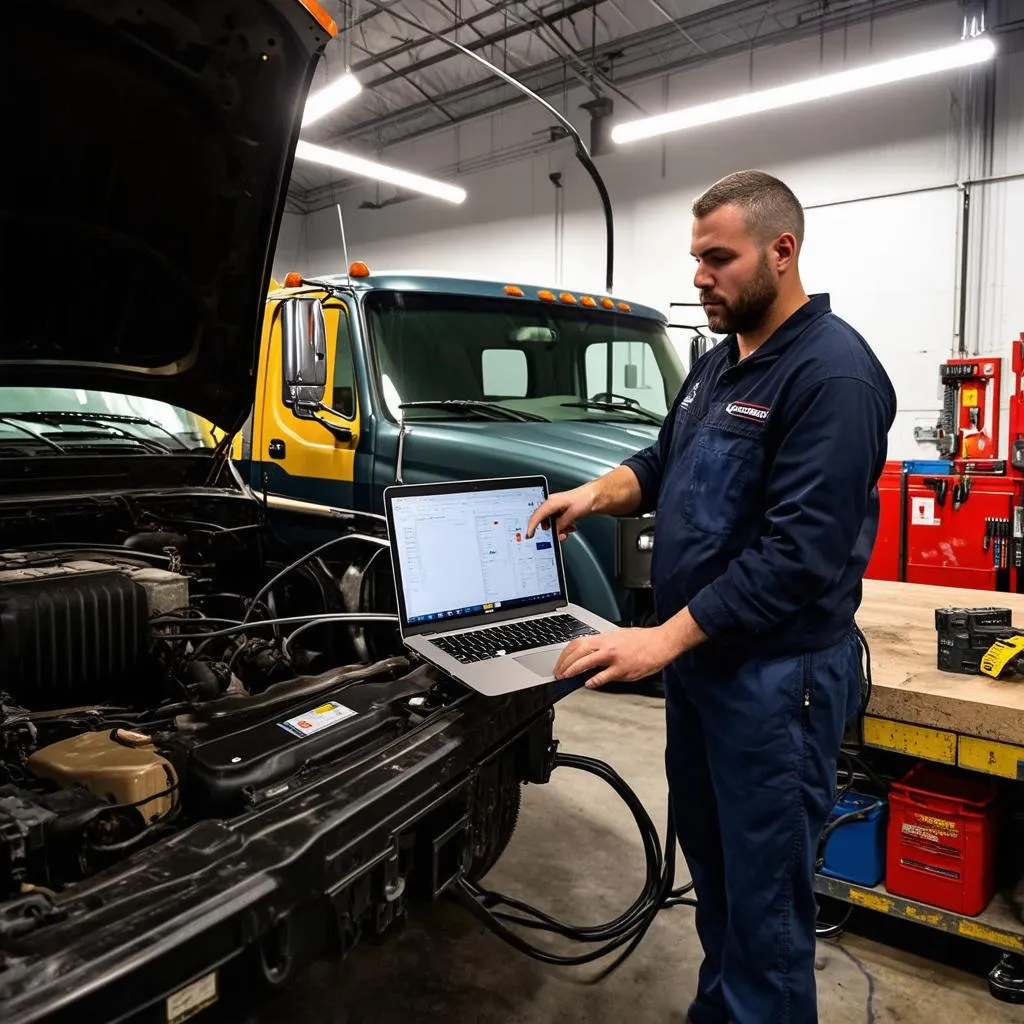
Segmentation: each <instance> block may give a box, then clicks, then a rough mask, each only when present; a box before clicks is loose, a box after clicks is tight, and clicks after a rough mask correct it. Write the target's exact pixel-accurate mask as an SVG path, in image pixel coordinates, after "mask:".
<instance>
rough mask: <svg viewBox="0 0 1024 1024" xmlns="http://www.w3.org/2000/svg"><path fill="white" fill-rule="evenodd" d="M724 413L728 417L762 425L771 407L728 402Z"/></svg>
mask: <svg viewBox="0 0 1024 1024" xmlns="http://www.w3.org/2000/svg"><path fill="white" fill-rule="evenodd" d="M725 411H726V412H727V413H728V414H729V415H730V416H736V417H738V418H739V419H741V420H753V421H754V422H755V423H764V421H765V420H766V419H768V413H770V412H771V411H772V410H771V407H770V406H767V405H754V404H752V403H751V402H730V403H729V404H728V405H727V406H726V407H725Z"/></svg>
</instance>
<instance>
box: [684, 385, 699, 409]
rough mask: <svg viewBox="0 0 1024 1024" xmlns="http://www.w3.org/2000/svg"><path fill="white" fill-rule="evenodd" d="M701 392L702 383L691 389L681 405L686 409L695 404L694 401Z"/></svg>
mask: <svg viewBox="0 0 1024 1024" xmlns="http://www.w3.org/2000/svg"><path fill="white" fill-rule="evenodd" d="M699 390H700V381H697V383H696V384H694V385H693V387H692V388H690V390H689V392H688V394H687V395H686V397H685V398H684V399H683V400H682V401H681V402H680V403H679V404H680V405H681V406H682V407H683V408H684V409H685V408H687V407H689V406H690V405H692V404H693V400H694V399H695V398H696V397H697V392H698V391H699Z"/></svg>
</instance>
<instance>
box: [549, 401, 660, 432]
mask: <svg viewBox="0 0 1024 1024" xmlns="http://www.w3.org/2000/svg"><path fill="white" fill-rule="evenodd" d="M562 408H563V409H600V410H601V412H631V413H635V414H636V415H637V416H640V417H642V418H643V419H645V420H647V422H648V423H654V424H655V425H657V426H659V427H660V426H661V423H662V417H661V416H659V415H658V414H657V413H656V412H651V411H650V410H649V409H645V408H644V407H643V406H642V405H628V404H626V403H625V402H562Z"/></svg>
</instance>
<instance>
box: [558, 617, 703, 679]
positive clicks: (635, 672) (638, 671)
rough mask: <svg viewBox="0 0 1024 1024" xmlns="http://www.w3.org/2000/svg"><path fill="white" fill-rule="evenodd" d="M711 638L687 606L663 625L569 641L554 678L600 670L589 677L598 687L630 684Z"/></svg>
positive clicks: (658, 669)
mask: <svg viewBox="0 0 1024 1024" xmlns="http://www.w3.org/2000/svg"><path fill="white" fill-rule="evenodd" d="M707 639H708V637H707V634H706V633H705V632H704V630H702V629H701V628H700V626H698V625H697V623H696V622H695V621H694V618H693V616H692V615H691V614H690V612H689V610H688V609H686V608H684V609H683V610H682V611H680V612H677V613H676V614H675V615H673V616H672V618H671V619H669V620H668V621H667V622H665V623H663V624H662V625H660V626H649V627H646V628H642V629H637V628H634V629H617V630H614V631H613V632H611V633H601V634H599V635H598V636H581V637H579V638H578V639H576V640H573V641H572V642H571V643H568V644H566V646H565V650H563V651H562V654H561V656H560V657H559V659H558V661H557V662H556V663H555V678H556V679H570V678H572V677H573V676H580V675H583V673H584V672H592V671H593V670H594V669H595V668H599V669H601V671H600V672H597V673H596V674H595V675H593V676H591V678H590V679H588V680H587V684H586V685H587V686H588V687H589V688H590V689H592V690H593V689H595V688H596V687H598V686H604V684H605V683H620V682H621V683H631V682H635V681H636V680H637V679H646V678H647V676H653V675H654V674H655V673H657V672H660V671H661V670H662V669H663V668H664V667H665V666H666V665H667V664H668V663H669V662H671V661H675V660H676V658H678V657H679V656H680V655H681V654H683V653H685V652H686V651H689V650H692V649H693V648H694V647H699V646H700V645H701V644H703V643H704V642H705V641H706V640H707Z"/></svg>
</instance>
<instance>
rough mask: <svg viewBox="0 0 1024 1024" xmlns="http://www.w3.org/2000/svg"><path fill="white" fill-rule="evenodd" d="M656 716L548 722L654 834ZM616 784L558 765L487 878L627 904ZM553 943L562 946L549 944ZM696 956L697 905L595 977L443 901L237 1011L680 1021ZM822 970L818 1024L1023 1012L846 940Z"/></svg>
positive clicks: (628, 840) (992, 1020) (628, 863)
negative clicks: (598, 766) (518, 944)
mask: <svg viewBox="0 0 1024 1024" xmlns="http://www.w3.org/2000/svg"><path fill="white" fill-rule="evenodd" d="M663 714H664V704H663V702H661V701H657V700H651V699H648V698H643V697H634V696H625V695H617V694H615V695H613V694H596V693H589V692H586V691H584V692H581V693H577V694H574V695H573V696H571V697H570V698H568V699H566V700H565V701H563V702H562V703H561V704H560V705H559V711H558V715H557V732H558V736H559V739H560V741H561V749H562V750H564V751H567V752H577V753H585V754H590V755H592V756H595V757H599V758H601V759H603V760H605V761H608V762H609V763H610V764H611V765H613V767H615V768H616V770H617V771H619V773H620V774H621V775H622V776H623V777H624V778H625V779H626V781H627V782H628V783H629V784H630V785H631V786H632V787H633V788H634V789H635V790H636V792H637V793H638V795H639V796H640V798H641V800H643V801H644V803H645V805H646V806H647V808H648V810H649V811H650V813H651V814H652V815H653V816H654V820H655V822H657V823H658V825H659V830H663V829H664V824H663V822H664V817H665V783H664V776H663V769H662V736H663ZM609 793H610V790H608V789H607V787H606V786H605V784H604V783H602V782H600V781H599V780H597V779H594V778H592V777H591V776H589V775H585V774H583V773H581V772H577V771H571V770H569V769H559V770H558V771H557V772H556V773H555V776H554V778H553V779H552V782H551V783H550V784H549V785H547V786H541V787H528V788H527V790H526V793H525V796H524V803H523V813H522V815H521V818H520V825H519V829H518V830H517V833H516V836H515V838H514V839H513V841H512V844H511V846H510V847H509V849H508V851H507V852H506V854H505V856H504V858H503V859H502V861H501V862H500V863H499V865H498V866H497V868H495V870H494V871H493V872H492V873H491V876H490V877H489V878H488V880H487V884H488V886H489V887H492V888H495V889H498V890H500V891H502V892H505V893H507V894H509V895H517V896H520V897H521V898H523V899H525V900H526V901H528V902H530V903H532V904H533V905H535V906H538V907H540V908H543V909H546V910H548V911H549V912H550V913H552V914H554V915H555V916H556V917H560V918H562V919H563V920H568V921H574V922H578V923H581V924H583V923H597V922H600V921H606V920H609V919H611V918H613V917H614V916H616V915H617V914H618V913H620V912H621V911H622V910H623V909H625V907H627V906H628V905H629V903H630V902H631V901H632V900H633V898H634V897H635V895H636V894H637V892H638V891H639V889H640V886H641V884H642V879H643V864H642V863H640V862H638V858H639V857H640V856H641V854H642V851H641V849H640V847H639V845H638V838H637V835H636V827H635V825H634V824H633V822H632V820H631V818H630V817H629V813H628V811H627V810H626V809H625V807H623V806H622V805H621V803H620V802H618V800H617V798H615V797H614V794H612V798H611V800H610V801H609V802H610V806H609V807H606V809H605V810H604V811H599V810H597V806H598V803H599V802H602V803H604V802H606V801H608V797H609ZM683 871H685V865H684V867H683ZM681 880H685V879H684V878H681ZM537 941H540V937H537ZM551 945H552V948H553V949H556V950H558V951H567V948H568V947H567V946H566V945H564V944H562V945H559V944H558V942H557V940H554V939H552V940H551ZM700 959H701V952H700V946H699V944H698V942H697V938H696V935H695V933H694V930H693V919H692V911H691V910H689V909H687V908H677V909H674V910H672V911H668V912H663V913H662V914H660V915H659V917H658V919H657V920H656V922H655V924H654V926H653V927H652V928H651V930H650V931H649V932H648V935H647V937H646V938H645V939H644V942H643V944H642V945H641V946H640V948H639V949H638V950H637V951H636V952H635V953H634V954H633V956H632V957H631V958H630V960H629V961H627V963H626V964H624V965H623V966H622V967H621V968H619V970H618V971H617V972H616V973H615V974H613V975H612V976H611V978H609V979H607V980H605V981H603V982H601V983H600V984H599V985H591V984H588V983H587V982H588V979H589V978H590V977H591V976H592V975H593V973H594V970H593V968H588V967H584V968H573V969H566V968H564V967H548V966H546V965H543V964H540V963H537V962H535V961H533V960H531V959H528V958H527V957H525V956H523V955H521V954H519V953H517V952H515V951H513V950H511V949H510V948H509V947H507V946H505V945H504V944H502V943H501V942H500V941H499V940H498V939H497V938H496V937H494V936H493V935H491V933H490V932H488V931H486V930H485V929H483V928H482V927H480V926H478V925H477V924H476V922H475V921H474V920H473V919H472V918H470V917H469V916H468V915H467V914H466V913H465V912H463V911H462V910H461V909H459V908H458V907H455V906H453V905H450V904H447V903H444V904H440V905H437V906H434V907H431V908H429V909H428V910H427V911H425V912H422V913H420V914H419V915H418V916H416V917H415V918H414V919H413V920H411V921H410V922H409V923H408V925H407V926H406V928H405V929H404V931H403V932H401V933H400V934H399V935H397V936H395V937H394V938H392V939H391V940H390V941H389V942H388V943H387V944H385V945H382V946H375V947H374V946H362V947H360V948H357V949H356V950H355V951H354V952H353V953H352V954H351V955H350V956H349V958H348V959H347V960H346V961H344V962H341V961H336V962H324V963H320V964H317V965H315V966H314V967H312V968H310V969H309V970H308V971H307V972H306V973H305V974H304V975H302V976H300V977H299V978H298V979H297V980H296V981H295V983H294V984H293V985H292V986H291V987H290V988H289V989H288V990H287V991H286V992H284V993H282V994H281V995H279V996H278V997H276V998H275V999H273V1000H267V1001H266V1002H265V1003H263V1004H262V1006H261V1008H260V1010H259V1012H258V1013H257V1014H255V1015H253V1014H251V1013H250V1014H248V1015H247V1018H246V1019H247V1024H270V1022H271V1021H274V1022H279V1021H288V1022H289V1024H313V1022H316V1024H335V1022H336V1024H391V1022H399V1021H407V1020H409V1021H415V1022H417V1024H420V1022H431V1021H437V1022H441V1021H444V1022H446V1024H526V1022H529V1024H542V1022H548V1021H550V1022H556V1021H557V1022H559V1024H573V1022H588V1024H595V1022H622V1021H629V1024H647V1022H652V1024H653V1022H655V1021H657V1022H659V1024H665V1022H679V1024H681V1022H682V1021H683V1019H684V1011H685V1007H686V1006H687V1004H688V1002H689V1000H690V998H691V994H692V991H693V986H694V984H695V978H696V971H697V967H698V965H699V963H700ZM996 959H997V956H996V955H995V953H994V951H993V956H992V962H993V963H994V962H995V960H996ZM819 968H820V970H819V973H818V990H819V1006H820V1018H821V1021H822V1024H863V1022H865V1021H867V1022H868V1024H872V1022H877V1024H887V1022H897V1021H898V1022H900V1024H939V1022H945V1021H950V1022H952V1021H955V1020H959V1019H963V1020H970V1021H986V1022H988V1024H1003V1022H1011V1021H1014V1022H1022V1021H1024V1007H1015V1006H1010V1005H1007V1004H1005V1003H1000V1002H997V1001H995V1000H993V999H992V998H991V997H990V996H989V994H988V990H987V988H986V986H985V983H984V979H983V978H979V977H976V976H972V975H969V974H963V973H960V972H958V971H955V970H951V969H949V968H945V967H941V966H936V965H935V964H934V963H933V962H930V961H927V960H923V959H920V958H918V957H914V956H910V955H907V954H905V953H902V952H899V951H897V950H894V949H892V948H890V947H888V946H884V945H880V944H878V943H875V942H872V941H869V940H867V939H863V938H858V937H856V936H852V935H849V934H847V935H845V936H843V938H842V939H841V941H840V942H838V943H837V942H822V943H821V944H820V945H819Z"/></svg>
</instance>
